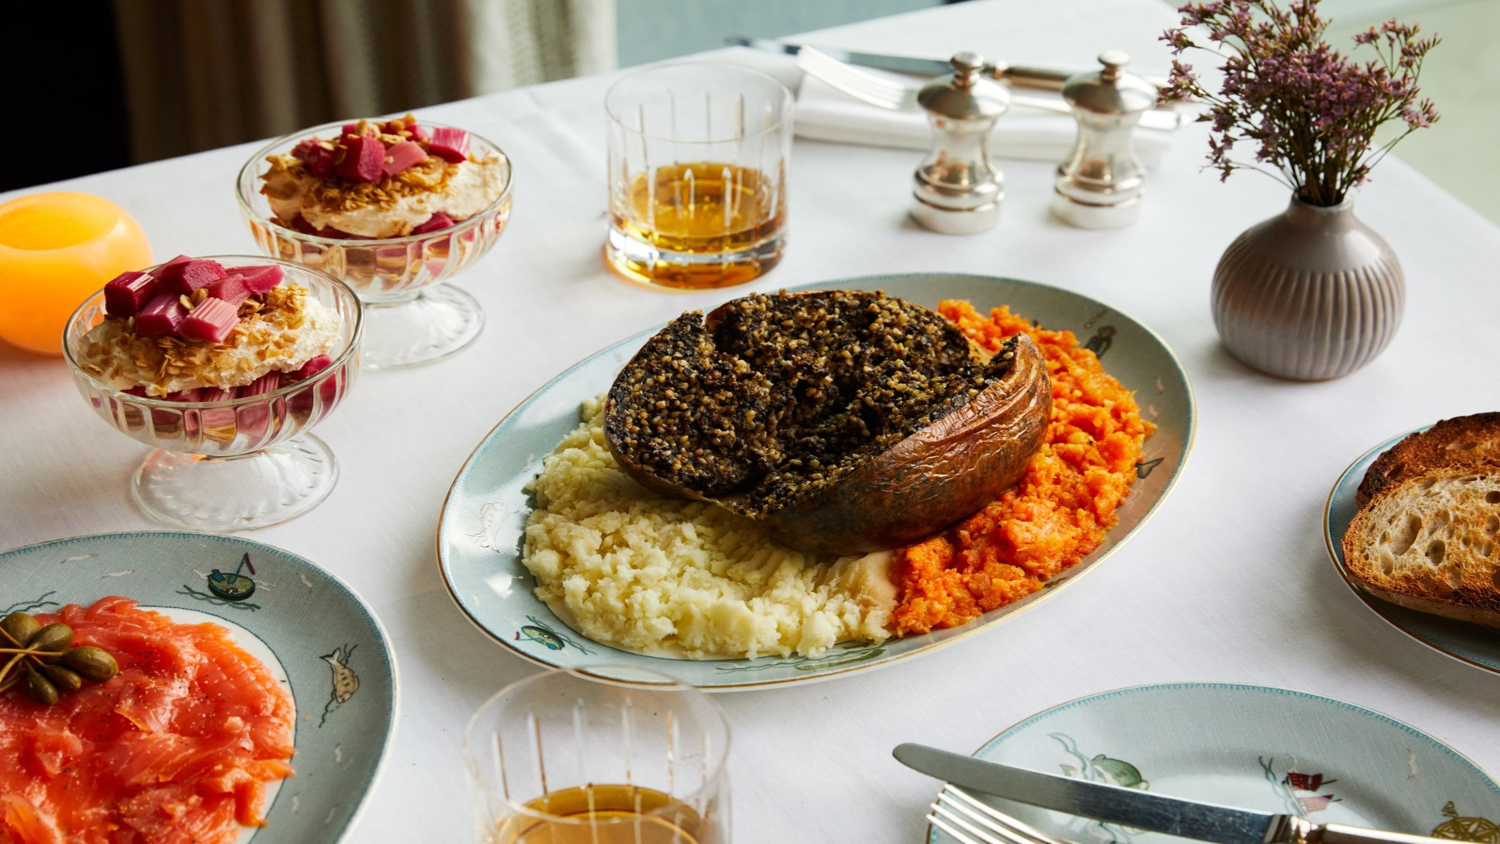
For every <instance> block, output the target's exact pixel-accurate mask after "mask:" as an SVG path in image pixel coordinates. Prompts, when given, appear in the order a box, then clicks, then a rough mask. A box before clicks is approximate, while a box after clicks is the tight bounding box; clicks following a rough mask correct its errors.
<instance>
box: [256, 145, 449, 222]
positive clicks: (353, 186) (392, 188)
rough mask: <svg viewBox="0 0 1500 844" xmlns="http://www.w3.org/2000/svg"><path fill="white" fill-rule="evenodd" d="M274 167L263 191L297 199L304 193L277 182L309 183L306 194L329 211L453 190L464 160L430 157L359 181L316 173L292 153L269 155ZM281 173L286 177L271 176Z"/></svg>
mask: <svg viewBox="0 0 1500 844" xmlns="http://www.w3.org/2000/svg"><path fill="white" fill-rule="evenodd" d="M266 161H268V162H269V163H270V165H271V169H270V170H269V171H267V173H266V183H265V184H264V185H262V186H261V193H264V194H265V195H266V196H269V197H272V198H275V199H294V198H296V197H297V196H299V195H302V194H287V193H286V191H285V190H284V189H278V187H277V186H278V185H297V186H299V187H300V186H304V185H305V186H306V193H305V195H306V196H308V197H309V198H311V200H312V201H313V202H314V203H315V204H317V205H318V206H320V207H322V208H323V209H325V210H327V211H328V212H331V213H334V212H340V211H353V210H355V209H358V208H382V209H387V210H389V209H391V208H394V207H395V206H396V203H397V202H399V201H400V199H401V197H404V196H422V195H425V194H432V193H449V192H451V189H452V188H451V182H452V180H453V177H454V176H455V175H456V174H457V173H458V168H459V167H460V166H462V165H461V164H451V163H449V162H447V161H444V160H443V159H441V158H437V157H428V158H427V159H426V160H425V161H422V162H420V163H418V164H415V165H413V166H412V167H411V169H409V170H403V171H402V172H400V173H397V174H396V175H394V176H387V177H386V178H384V179H381V180H380V181H378V182H356V181H350V180H348V179H337V178H328V179H320V178H317V177H314V176H313V175H312V174H311V173H309V172H308V171H307V165H306V164H304V163H303V162H302V161H301V160H299V159H298V158H296V157H294V156H290V155H271V156H267V157H266ZM273 176H282V177H283V178H272V177H273Z"/></svg>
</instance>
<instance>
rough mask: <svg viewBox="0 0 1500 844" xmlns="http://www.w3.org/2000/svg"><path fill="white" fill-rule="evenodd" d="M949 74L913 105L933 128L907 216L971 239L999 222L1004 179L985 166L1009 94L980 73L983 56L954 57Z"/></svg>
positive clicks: (990, 165)
mask: <svg viewBox="0 0 1500 844" xmlns="http://www.w3.org/2000/svg"><path fill="white" fill-rule="evenodd" d="M948 63H949V65H951V66H952V68H953V73H952V75H949V76H942V77H939V78H937V79H935V80H933V81H932V82H930V83H928V84H927V85H926V86H924V87H923V88H922V90H921V92H920V93H918V94H917V102H918V103H920V104H921V106H922V107H923V108H925V109H927V118H928V120H929V121H931V123H932V130H933V139H932V151H931V152H930V153H928V155H927V158H926V159H925V160H923V162H922V164H921V165H920V166H919V167H917V171H916V173H915V174H914V175H913V181H914V185H913V187H912V206H911V216H912V219H914V220H916V221H917V222H918V223H920V224H921V225H922V226H923V227H925V228H928V229H931V230H933V231H935V232H942V233H943V234H973V233H975V232H981V231H984V230H985V229H988V228H991V227H992V226H994V225H995V224H996V223H998V222H1000V201H1001V200H1002V199H1003V198H1004V197H1005V189H1004V181H1005V177H1004V176H1003V175H1002V174H1001V173H1000V171H998V170H996V169H995V166H994V164H993V163H991V161H990V154H989V137H990V130H991V129H993V128H994V126H995V121H996V120H998V119H999V118H1000V115H1002V114H1004V113H1005V112H1006V111H1008V110H1009V109H1010V92H1009V91H1007V90H1006V89H1005V86H1003V85H1001V84H999V83H998V82H995V81H993V80H990V79H988V78H986V77H985V74H984V67H985V64H984V57H983V56H980V55H979V54H978V53H971V52H963V53H958V54H956V55H954V56H953V58H952V59H950V60H949V62H948Z"/></svg>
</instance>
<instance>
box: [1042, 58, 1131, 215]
mask: <svg viewBox="0 0 1500 844" xmlns="http://www.w3.org/2000/svg"><path fill="white" fill-rule="evenodd" d="M1129 62H1130V56H1128V55H1126V54H1125V53H1123V52H1121V51H1119V50H1108V51H1106V52H1103V53H1100V54H1099V63H1100V64H1102V65H1104V69H1103V70H1100V71H1094V72H1092V73H1079V74H1076V75H1074V76H1071V77H1069V78H1068V81H1067V82H1066V83H1065V84H1064V85H1063V90H1062V95H1063V99H1065V100H1067V101H1068V105H1070V106H1072V107H1073V114H1074V116H1075V117H1077V118H1078V141H1077V143H1075V144H1074V145H1073V151H1072V152H1070V153H1068V157H1067V158H1066V159H1064V160H1063V163H1062V164H1060V165H1058V167H1057V183H1056V190H1057V194H1056V196H1054V197H1052V213H1054V214H1056V215H1057V216H1058V218H1059V219H1061V220H1062V221H1063V222H1065V223H1068V224H1070V225H1074V226H1078V227H1079V228H1084V229H1110V228H1116V227H1118V226H1128V225H1130V224H1131V223H1134V222H1135V221H1136V220H1138V219H1140V216H1141V195H1142V193H1143V192H1144V188H1145V181H1146V168H1145V167H1144V166H1143V165H1142V164H1141V161H1140V159H1139V158H1136V157H1135V150H1134V149H1133V148H1132V147H1131V145H1130V133H1131V131H1132V130H1133V129H1135V125H1136V124H1137V123H1139V122H1140V120H1141V115H1142V114H1144V113H1145V112H1146V111H1147V110H1148V109H1151V108H1152V107H1154V106H1155V105H1156V99H1157V89H1156V86H1154V85H1152V84H1150V83H1148V82H1146V81H1145V80H1144V79H1141V78H1140V77H1139V76H1134V75H1131V74H1129V73H1125V72H1123V70H1122V68H1124V67H1125V65H1126V64H1128V63H1129Z"/></svg>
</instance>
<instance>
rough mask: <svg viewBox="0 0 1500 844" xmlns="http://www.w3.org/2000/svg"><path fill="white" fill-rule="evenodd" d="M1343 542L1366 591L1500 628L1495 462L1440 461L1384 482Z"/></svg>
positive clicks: (1499, 496) (1499, 486)
mask: <svg viewBox="0 0 1500 844" xmlns="http://www.w3.org/2000/svg"><path fill="white" fill-rule="evenodd" d="M1343 546H1344V567H1345V570H1346V571H1347V572H1348V573H1349V575H1350V576H1351V577H1352V578H1353V579H1354V581H1355V582H1356V583H1358V584H1359V585H1360V586H1361V587H1362V588H1363V589H1364V590H1365V591H1367V592H1369V593H1370V594H1372V595H1375V596H1376V597H1378V598H1382V599H1384V600H1387V601H1390V602H1391V603H1393V604H1399V605H1400V606H1403V607H1408V608H1410V609H1414V610H1417V611H1419V612H1426V613H1433V614H1435V615H1442V616H1447V617H1449V618H1456V619H1459V620H1460V621H1469V622H1474V623H1478V624H1484V625H1488V626H1490V627H1495V628H1500V469H1497V468H1494V467H1489V468H1486V467H1468V468H1465V467H1444V468H1438V469H1434V470H1431V471H1428V472H1425V473H1423V474H1420V475H1417V476H1415V477H1407V478H1404V479H1402V480H1400V481H1398V482H1397V483H1395V484H1393V485H1390V486H1386V487H1385V488H1384V489H1383V490H1382V491H1381V492H1380V493H1379V494H1378V495H1376V496H1375V497H1374V498H1373V499H1371V500H1370V502H1369V504H1367V505H1366V506H1365V507H1363V508H1362V509H1361V510H1360V511H1359V513H1358V514H1357V515H1356V516H1355V517H1354V520H1353V521H1352V522H1350V523H1349V530H1348V531H1346V532H1345V533H1344V542H1343Z"/></svg>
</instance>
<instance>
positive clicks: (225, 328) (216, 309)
mask: <svg viewBox="0 0 1500 844" xmlns="http://www.w3.org/2000/svg"><path fill="white" fill-rule="evenodd" d="M239 324H240V317H239V303H238V302H236V303H235V304H232V305H231V304H230V303H228V302H226V301H224V300H223V299H204V300H203V301H202V302H199V303H198V306H197V307H195V308H193V311H192V313H190V314H188V315H187V319H184V320H183V321H182V325H180V326H178V328H177V331H178V334H179V335H180V336H181V337H182V338H183V339H184V340H201V341H203V342H205V343H222V342H224V341H225V340H226V339H227V338H228V337H229V332H231V331H233V330H234V327H235V326H236V325H239Z"/></svg>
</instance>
